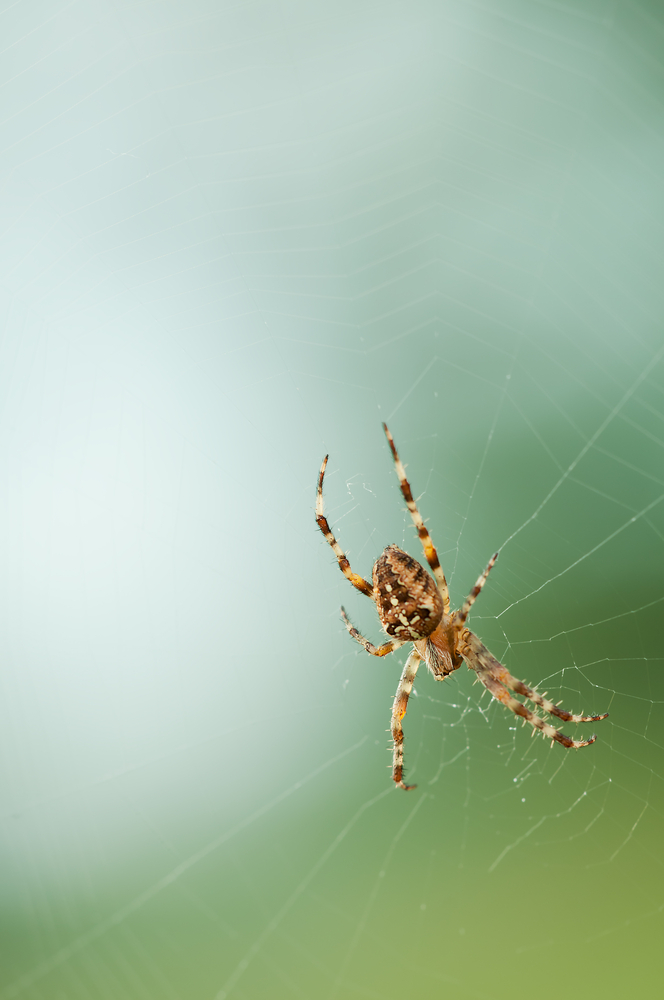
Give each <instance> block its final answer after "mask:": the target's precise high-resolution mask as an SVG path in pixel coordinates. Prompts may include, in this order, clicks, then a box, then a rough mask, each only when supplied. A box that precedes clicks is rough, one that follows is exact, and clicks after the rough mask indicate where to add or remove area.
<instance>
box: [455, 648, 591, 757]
mask: <svg viewBox="0 0 664 1000" xmlns="http://www.w3.org/2000/svg"><path fill="white" fill-rule="evenodd" d="M459 651H460V653H461V655H462V656H463V658H464V660H465V661H466V663H467V664H468V666H469V667H470V669H471V670H474V671H475V673H476V674H477V676H478V677H479V679H480V681H481V682H482V684H483V685H484V687H485V688H486V689H487V690H488V691H490V692H491V694H492V695H493V697H494V698H495V699H496V700H497V701H499V702H500V703H501V704H502V705H504V706H505V708H509V710H510V711H511V712H514V714H515V715H518V716H520V718H522V719H524V720H525V721H526V722H528V723H529V724H530V725H531V726H533V728H534V729H539V730H540V732H541V733H542V735H543V736H545V737H548V738H549V739H552V740H555V741H556V743H560V744H561V745H562V746H564V747H568V748H572V747H573V748H574V749H578V748H579V747H587V746H590V744H591V743H594V742H595V740H596V739H597V736H596V735H595V734H594V733H593V735H592V736H591V737H590V738H589V739H587V740H573V739H572V738H571V737H570V736H566V735H565V734H564V733H561V732H560V730H558V729H555V728H554V727H553V726H552V725H551V724H550V723H548V722H546V721H545V720H544V719H541V718H540V717H539V716H538V715H535V713H534V712H531V710H530V709H529V708H528V706H527V705H524V704H523V703H522V702H520V701H519V700H518V699H517V698H513V697H512V695H511V694H510V693H509V691H508V690H507V687H505V686H504V685H505V684H507V685H508V686H511V684H508V678H509V680H510V681H513V682H514V683H515V684H519V685H520V684H521V681H517V680H516V678H514V677H512V675H511V674H509V673H508V671H506V670H505V668H504V667H503V665H502V664H501V663H499V662H498V660H496V658H495V657H494V656H492V655H491V653H490V652H489V650H488V649H487V648H486V646H485V645H484V643H482V642H480V640H479V639H478V638H477V636H476V635H473V633H472V632H469V631H468V630H466V632H465V635H464V639H463V641H462V643H461V648H460V650H459ZM499 678H500V679H499ZM523 687H524V688H526V689H527V690H528V691H530V692H531V693H532V694H536V692H534V691H532V688H528V687H527V686H526V685H525V684H524V685H523ZM512 690H518V689H517V688H512ZM519 694H524V692H523V691H519ZM525 696H526V697H530V696H529V695H525ZM538 697H541V696H538ZM531 700H533V701H535V703H536V704H541V702H540V701H537V699H536V698H535V699H531ZM544 701H546V702H547V704H552V703H551V702H549V701H548V699H542V702H544ZM553 707H554V708H555V706H553ZM542 708H545V711H549V710H548V708H546V706H545V705H544V704H542ZM552 714H553V713H552ZM563 716H564V718H565V719H566V720H567V721H568V722H571V721H578V722H591V721H592V722H594V721H596V720H598V719H605V718H606V716H605V715H596V716H575V715H570V714H569V713H564V714H563ZM563 716H559V717H563Z"/></svg>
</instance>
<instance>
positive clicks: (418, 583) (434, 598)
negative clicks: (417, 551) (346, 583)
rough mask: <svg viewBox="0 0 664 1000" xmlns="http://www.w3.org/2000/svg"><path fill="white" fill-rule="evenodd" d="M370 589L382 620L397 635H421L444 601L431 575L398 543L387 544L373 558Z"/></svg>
mask: <svg viewBox="0 0 664 1000" xmlns="http://www.w3.org/2000/svg"><path fill="white" fill-rule="evenodd" d="M373 590H374V598H375V601H376V607H377V608H378V615H379V617H380V620H381V624H382V626H383V628H384V629H385V631H386V632H387V634H388V635H391V636H394V637H395V638H397V639H405V640H406V641H411V642H417V640H418V639H424V638H426V636H428V635H431V633H432V632H433V631H434V629H435V628H436V626H437V625H438V624H439V622H440V620H441V618H442V617H443V602H442V599H441V596H440V593H439V592H438V588H437V587H436V585H435V583H434V582H433V580H432V578H431V577H430V576H429V574H428V573H427V572H426V570H425V569H424V568H423V567H422V566H420V564H419V563H418V561H417V560H416V559H413V558H412V556H409V555H408V553H407V552H404V551H403V549H400V548H399V547H398V545H388V547H387V548H386V549H385V551H384V552H383V554H382V555H381V556H380V557H379V558H378V559H377V560H376V563H375V565H374V568H373Z"/></svg>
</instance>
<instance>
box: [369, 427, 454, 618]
mask: <svg viewBox="0 0 664 1000" xmlns="http://www.w3.org/2000/svg"><path fill="white" fill-rule="evenodd" d="M383 430H384V431H385V437H386V438H387V443H388V444H389V446H390V448H391V449H392V457H393V459H394V466H395V468H396V470H397V476H398V477H399V485H400V486H401V492H402V493H403V497H404V500H405V501H406V506H407V507H408V510H409V511H410V516H411V517H412V519H413V524H414V525H415V527H416V528H417V533H418V535H419V536H420V541H421V542H422V548H423V549H424V555H425V556H426V560H427V562H428V563H429V566H430V567H431V572H432V573H433V575H434V578H435V580H436V583H437V584H438V590H439V591H440V596H441V597H442V599H443V610H444V611H445V614H446V615H448V614H449V613H450V592H449V589H448V587H447V580H446V579H445V574H444V573H443V569H442V566H441V565H440V560H439V559H438V553H437V552H436V549H435V546H434V544H433V542H432V540H431V535H430V534H429V532H428V531H427V528H426V525H425V524H424V521H423V520H422V515H421V514H420V512H419V510H418V509H417V504H416V503H415V501H414V500H413V493H412V491H411V488H410V483H409V482H408V480H407V479H406V470H405V469H404V467H403V464H402V462H401V459H400V458H399V454H398V452H397V449H396V446H395V444H394V439H393V438H392V435H391V434H390V432H389V430H388V429H387V424H383Z"/></svg>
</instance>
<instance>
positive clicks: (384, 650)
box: [316, 424, 608, 790]
mask: <svg viewBox="0 0 664 1000" xmlns="http://www.w3.org/2000/svg"><path fill="white" fill-rule="evenodd" d="M383 429H384V431H385V435H386V437H387V440H388V443H389V446H390V449H391V451H392V457H393V459H394V465H395V468H396V472H397V475H398V477H399V484H400V487H401V492H402V494H403V496H404V499H405V501H406V506H407V507H408V510H409V512H410V516H411V517H412V519H413V523H414V525H415V527H416V529H417V533H418V535H419V537H420V541H421V543H422V548H423V549H424V555H425V557H426V561H427V563H428V565H429V568H430V569H431V572H432V573H433V577H434V579H435V582H434V579H432V578H431V576H429V574H428V573H427V572H426V570H425V569H424V568H423V567H422V566H421V565H420V563H418V562H417V560H416V559H413V558H412V556H409V555H408V553H407V552H404V551H403V549H400V548H399V547H398V546H397V545H388V546H387V548H386V549H385V550H384V551H383V553H382V554H381V555H380V556H379V557H378V559H377V560H376V562H375V564H374V567H373V572H372V583H371V584H370V583H369V582H368V581H367V580H365V579H364V578H363V577H361V576H358V575H357V573H354V572H353V571H352V569H351V566H350V563H349V561H348V559H347V557H346V555H345V553H344V551H343V550H342V548H341V546H340V545H339V543H338V542H337V540H336V538H335V537H334V534H333V533H332V530H331V529H330V526H329V524H328V521H327V518H326V517H325V514H324V508H323V477H324V475H325V468H326V465H327V456H326V457H325V459H324V460H323V464H322V466H321V469H320V474H319V476H318V490H317V493H316V522H317V524H318V527H319V528H320V530H321V531H322V533H323V535H324V537H325V540H326V541H327V543H328V545H330V547H331V548H332V550H333V552H334V554H335V556H336V557H337V562H338V564H339V568H340V569H341V572H342V573H343V574H344V576H345V577H346V578H347V579H348V580H349V581H350V583H352V585H353V586H354V587H355V588H356V590H359V591H360V593H362V594H364V595H365V596H367V597H370V598H371V599H372V600H373V601H374V603H375V604H376V608H377V611H378V617H379V619H380V623H381V625H382V627H383V630H384V631H385V632H386V633H387V635H388V636H389V637H390V638H389V641H388V642H385V643H383V644H382V645H381V646H374V644H373V643H372V642H370V641H369V640H368V639H366V638H365V637H364V636H363V635H361V634H360V632H358V630H357V629H356V628H355V627H354V625H352V624H351V622H350V621H349V620H348V617H347V616H346V612H345V611H344V609H343V608H342V609H341V616H342V618H343V622H344V624H345V626H346V628H347V629H348V632H349V633H350V635H351V636H352V637H353V639H355V640H356V642H359V643H360V645H361V646H363V647H364V649H366V651H367V652H368V653H371V655H372V656H386V655H387V654H388V653H392V652H394V650H395V649H399V648H400V647H401V646H403V645H405V644H406V643H412V649H411V651H410V655H409V656H408V659H407V660H406V664H405V666H404V668H403V672H402V674H401V679H400V681H399V686H398V687H397V692H396V695H395V697H394V702H393V705H392V726H391V733H392V741H393V756H392V779H393V781H394V782H395V784H396V785H397V787H398V788H404V789H406V790H408V789H411V788H415V785H406V784H405V783H404V780H403V770H404V764H403V742H404V736H403V729H402V725H401V723H402V720H403V718H404V716H405V714H406V709H407V707H408V699H409V697H410V694H411V692H412V689H413V684H414V681H415V676H416V674H417V670H418V667H419V665H420V663H421V662H422V660H424V661H425V663H426V665H427V668H428V669H429V670H430V672H431V673H432V674H433V676H434V678H435V680H438V681H442V680H444V679H445V678H446V677H447V676H448V674H450V673H452V671H454V670H457V669H458V668H459V667H460V666H461V664H462V663H463V662H464V661H465V663H466V664H467V666H468V667H469V668H470V669H471V670H473V671H475V673H476V674H477V676H478V678H479V680H480V681H481V682H482V684H483V685H484V687H485V688H486V689H487V690H488V691H489V692H490V693H491V695H492V696H493V697H494V698H495V699H496V700H497V701H499V702H500V703H501V704H502V705H504V706H505V708H508V709H509V710H510V711H511V712H514V714H515V715H518V716H519V717H521V718H522V719H523V720H524V722H528V723H529V724H530V725H531V726H532V727H533V732H535V730H539V731H540V732H541V733H542V735H543V736H545V737H547V738H549V739H551V740H554V741H555V742H557V743H560V744H561V745H562V746H564V747H567V748H575V749H578V748H579V747H585V746H589V745H590V744H591V743H594V741H595V739H596V736H594V735H593V736H591V737H590V739H587V740H573V739H571V737H569V736H565V734H564V733H561V732H560V730H558V729H556V728H555V727H554V726H552V725H551V724H550V723H549V722H547V721H545V720H544V719H542V718H541V717H540V716H539V715H536V714H535V713H534V712H533V711H531V709H529V708H528V707H527V705H525V704H524V703H523V702H522V701H519V699H518V698H515V697H514V696H513V694H512V693H510V692H514V693H515V694H519V695H521V696H522V698H525V699H526V700H527V701H530V702H532V703H533V704H534V705H537V706H538V707H539V708H541V709H542V710H543V711H544V712H546V713H547V714H548V715H551V716H555V717H556V718H558V719H562V720H563V721H565V722H574V723H577V722H598V721H600V720H601V719H605V718H606V717H607V715H608V713H606V714H604V715H575V714H573V713H571V712H566V711H564V710H563V709H561V708H559V707H558V706H557V705H555V704H554V703H553V702H552V701H550V700H549V699H548V698H546V697H545V696H544V695H541V694H539V692H538V691H536V690H535V689H533V688H530V687H528V685H527V684H524V682H523V681H520V680H518V679H517V678H516V677H513V676H512V675H511V674H510V673H509V671H508V670H507V669H506V668H505V667H504V666H503V665H502V664H501V663H499V662H498V660H496V658H495V657H494V656H492V655H491V653H490V652H489V650H488V649H487V648H486V646H485V645H484V644H483V643H482V642H481V641H480V640H479V639H478V638H477V636H476V635H474V634H473V633H472V632H471V631H470V630H469V629H468V628H466V619H467V618H468V615H469V613H470V610H471V608H472V606H473V604H474V603H475V600H476V599H477V597H478V596H479V593H480V591H481V590H482V587H483V586H484V584H485V583H486V581H487V578H488V576H489V573H490V572H491V569H492V568H493V566H494V564H495V562H496V559H497V558H498V553H496V554H495V555H494V556H492V558H491V560H490V562H489V565H488V566H487V568H486V569H485V570H484V572H483V573H482V575H481V576H480V577H479V578H478V580H477V583H476V584H475V586H474V587H473V589H472V590H471V592H470V594H469V595H468V597H467V598H466V600H465V601H464V602H463V604H462V605H461V607H460V608H459V610H458V611H453V612H450V598H449V590H448V586H447V581H446V579H445V574H444V573H443V570H442V567H441V565H440V561H439V559H438V554H437V552H436V549H435V546H434V544H433V541H432V540H431V536H430V534H429V532H428V531H427V529H426V527H425V524H424V521H423V520H422V517H421V515H420V512H419V510H418V508H417V504H416V503H415V500H414V499H413V494H412V491H411V488H410V484H409V482H408V480H407V479H406V473H405V470H404V467H403V465H402V463H401V460H400V458H399V455H398V452H397V449H396V447H395V444H394V440H393V438H392V435H391V434H390V432H389V430H388V429H387V426H386V425H385V424H383Z"/></svg>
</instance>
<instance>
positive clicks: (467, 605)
mask: <svg viewBox="0 0 664 1000" xmlns="http://www.w3.org/2000/svg"><path fill="white" fill-rule="evenodd" d="M497 558H498V553H497V552H496V553H495V554H494V555H492V556H491V559H490V560H489V565H488V566H487V568H486V569H485V570H484V572H483V573H482V575H481V576H480V577H478V579H477V583H476V584H475V586H474V587H473V589H472V590H471V592H470V593H469V594H468V597H467V598H466V600H465V601H464V602H463V604H462V605H461V607H460V608H459V610H458V611H457V613H456V620H457V622H458V623H459V625H463V624H464V622H465V620H466V618H467V617H468V613H469V611H470V609H471V608H472V606H473V604H474V603H475V600H476V598H477V596H478V594H479V592H480V590H481V589H482V587H483V586H484V584H485V583H486V580H487V577H488V575H489V573H490V572H491V570H492V569H493V567H494V565H495V562H496V559H497Z"/></svg>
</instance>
